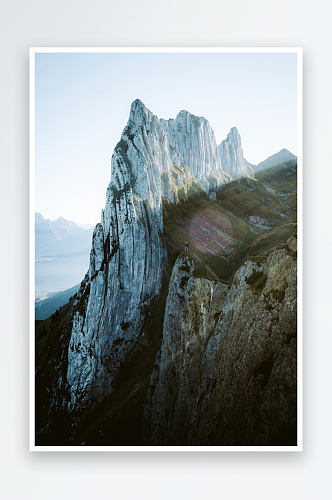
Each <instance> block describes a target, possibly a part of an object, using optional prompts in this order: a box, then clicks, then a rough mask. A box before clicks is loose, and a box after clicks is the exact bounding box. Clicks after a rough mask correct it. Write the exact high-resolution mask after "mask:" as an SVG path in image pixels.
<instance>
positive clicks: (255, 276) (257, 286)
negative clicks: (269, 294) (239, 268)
mask: <svg viewBox="0 0 332 500" xmlns="http://www.w3.org/2000/svg"><path fill="white" fill-rule="evenodd" d="M245 280H246V283H247V284H248V285H250V286H251V288H252V289H253V290H254V291H255V292H257V293H258V295H260V294H261V293H262V291H263V288H264V287H265V283H266V280H267V276H266V274H264V273H262V272H261V271H256V269H253V271H252V273H251V275H250V276H249V277H247V278H246V279H245Z"/></svg>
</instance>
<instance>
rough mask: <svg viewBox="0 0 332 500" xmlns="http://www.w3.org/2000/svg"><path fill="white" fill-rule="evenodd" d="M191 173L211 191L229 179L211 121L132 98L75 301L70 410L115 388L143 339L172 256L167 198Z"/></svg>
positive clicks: (185, 183) (174, 195)
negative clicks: (166, 239) (165, 116)
mask: <svg viewBox="0 0 332 500" xmlns="http://www.w3.org/2000/svg"><path fill="white" fill-rule="evenodd" d="M233 135H234V134H233ZM233 135H232V136H231V137H232V140H233ZM235 135H236V134H235ZM235 135H234V137H235ZM236 140H237V141H238V142H237V149H234V147H233V149H232V151H236V154H237V155H238V156H237V157H236V158H237V160H236V161H237V162H239V154H240V153H239V151H241V154H242V148H241V140H240V138H239V135H238V133H237V135H236ZM232 154H233V153H232ZM234 154H235V153H234ZM234 154H233V156H234ZM233 156H232V157H231V156H229V157H230V158H232V159H233ZM192 179H196V181H198V182H199V183H200V185H201V186H202V187H203V189H204V190H205V191H206V192H209V191H211V192H213V190H214V189H215V188H216V187H218V186H220V185H222V184H223V183H225V182H228V181H229V180H230V179H231V176H230V175H229V174H227V173H225V171H224V170H223V167H222V160H221V159H220V157H219V153H218V147H217V144H216V141H215V137H214V132H213V130H212V128H211V126H210V124H209V122H208V121H207V120H205V119H204V118H198V117H196V116H194V115H191V114H190V113H188V112H187V111H181V112H180V113H179V114H178V115H177V117H176V119H174V120H173V119H171V120H159V119H158V118H157V117H156V116H155V115H153V113H151V111H149V110H148V109H147V108H146V107H145V106H144V104H143V103H142V102H141V101H139V100H136V101H134V102H133V104H132V106H131V110H130V116H129V120H128V123H127V126H126V127H125V129H124V131H123V133H122V136H121V140H120V142H119V143H118V144H117V146H116V148H115V150H114V153H113V156H112V160H111V182H110V184H109V186H108V189H107V199H106V205H105V209H104V210H103V211H102V214H101V223H100V224H97V226H96V227H95V230H94V233H93V238H92V249H91V254H90V267H89V273H88V275H87V277H86V278H85V280H84V281H83V282H82V286H81V290H80V293H79V296H78V298H77V300H76V304H75V306H74V307H75V314H74V320H73V330H72V335H71V340H70V346H69V353H68V374H67V380H68V383H69V386H70V391H71V405H70V409H71V410H72V409H75V408H78V407H79V406H80V405H81V404H82V405H83V406H84V405H87V404H92V403H94V402H98V401H101V400H102V399H103V398H104V397H105V396H106V395H108V394H110V393H111V392H112V390H113V389H112V381H113V379H114V377H115V376H116V374H117V373H118V370H119V368H120V366H121V364H122V363H123V362H124V360H125V359H126V357H127V356H128V354H129V353H130V352H131V350H132V349H133V347H134V345H135V343H136V342H137V339H138V337H139V335H140V332H141V330H142V326H143V324H144V321H145V317H146V310H147V307H148V306H149V304H150V302H151V300H152V299H153V298H154V297H155V296H156V295H158V294H159V292H160V289H161V282H162V276H163V272H164V269H165V266H166V262H167V252H166V250H165V247H164V244H163V237H162V232H163V215H162V198H163V197H164V198H166V199H168V200H169V201H170V202H171V203H177V193H178V191H179V189H183V190H184V191H186V189H187V187H188V185H189V184H190V181H191V180H192ZM211 196H213V195H211Z"/></svg>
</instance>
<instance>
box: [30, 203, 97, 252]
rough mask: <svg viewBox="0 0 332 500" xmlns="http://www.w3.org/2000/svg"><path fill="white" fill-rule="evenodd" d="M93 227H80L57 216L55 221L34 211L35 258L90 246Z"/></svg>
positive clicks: (75, 250)
mask: <svg viewBox="0 0 332 500" xmlns="http://www.w3.org/2000/svg"><path fill="white" fill-rule="evenodd" d="M92 231H93V229H92V228H90V229H87V230H85V229H82V228H81V227H79V226H78V225H77V224H75V222H73V221H68V220H66V219H64V218H63V217H59V218H58V219H57V220H55V221H50V220H49V219H44V217H43V216H42V214H41V213H39V212H36V213H35V258H36V259H38V258H39V257H47V256H49V255H57V254H59V253H69V252H77V251H80V250H84V249H86V248H90V247H91V238H92Z"/></svg>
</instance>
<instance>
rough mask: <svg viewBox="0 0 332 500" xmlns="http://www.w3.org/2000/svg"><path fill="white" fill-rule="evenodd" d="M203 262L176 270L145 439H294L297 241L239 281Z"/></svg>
mask: <svg viewBox="0 0 332 500" xmlns="http://www.w3.org/2000/svg"><path fill="white" fill-rule="evenodd" d="M199 267H200V266H199V263H198V262H197V259H195V257H193V256H188V255H186V254H181V255H180V257H179V258H178V260H177V262H176V264H175V266H174V268H173V273H172V278H171V283H170V289H169V295H168V298H167V304H166V311H165V318H164V332H163V343H162V347H161V350H160V352H159V354H158V357H157V360H156V364H155V368H154V371H153V374H152V377H151V381H150V387H149V390H148V394H147V399H146V404H145V414H144V415H145V422H144V441H145V444H149V445H223V446H227V445H232V446H236V445H244V446H245V445H269V444H284V445H285V444H293V445H294V444H296V442H294V441H296V239H295V238H294V237H291V238H290V239H289V240H288V241H287V245H284V246H283V247H281V249H277V250H274V251H273V252H271V253H270V254H269V256H268V257H267V259H266V262H263V263H261V264H255V263H253V262H251V261H247V262H246V263H245V264H244V265H243V266H242V267H241V268H240V269H239V270H238V272H237V273H236V275H235V277H234V281H233V284H232V286H231V287H230V286H229V285H226V284H223V283H221V282H219V281H215V280H213V278H211V277H203V275H202V273H200V272H197V270H198V269H199ZM203 274H204V273H203ZM294 436H295V437H294Z"/></svg>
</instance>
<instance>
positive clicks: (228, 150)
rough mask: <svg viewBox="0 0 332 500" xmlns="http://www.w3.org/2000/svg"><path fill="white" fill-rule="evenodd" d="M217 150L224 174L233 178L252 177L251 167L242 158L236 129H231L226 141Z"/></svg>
mask: <svg viewBox="0 0 332 500" xmlns="http://www.w3.org/2000/svg"><path fill="white" fill-rule="evenodd" d="M218 150H219V155H220V159H221V164H222V167H223V169H224V170H225V172H228V173H229V174H230V175H231V176H232V177H234V178H237V177H243V176H251V175H253V169H252V167H251V166H250V165H249V164H248V162H247V161H246V160H245V159H244V157H243V149H242V142H241V137H240V134H239V131H238V129H237V128H236V127H233V128H231V130H230V132H229V134H228V135H227V139H225V140H224V141H222V142H221V143H220V144H219V146H218Z"/></svg>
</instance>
